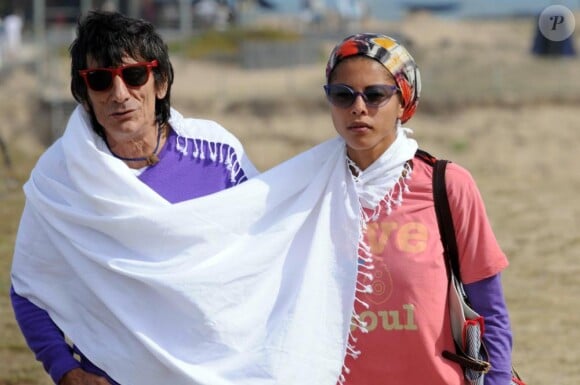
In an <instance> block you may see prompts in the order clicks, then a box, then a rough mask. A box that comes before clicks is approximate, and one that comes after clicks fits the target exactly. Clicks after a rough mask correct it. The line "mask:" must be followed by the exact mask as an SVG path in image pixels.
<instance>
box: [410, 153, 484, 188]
mask: <svg viewBox="0 0 580 385" xmlns="http://www.w3.org/2000/svg"><path fill="white" fill-rule="evenodd" d="M418 158H421V156H416V157H415V161H414V162H413V163H414V164H413V174H414V177H415V178H417V179H421V180H423V181H424V182H425V183H430V182H431V180H432V178H433V170H434V164H433V161H434V160H435V159H436V158H430V159H426V158H424V159H426V160H425V161H423V160H421V159H418ZM445 185H446V187H447V192H448V194H449V195H458V196H461V195H463V194H464V193H467V192H469V191H473V190H476V189H477V187H476V183H475V180H474V178H473V176H472V174H471V172H470V171H469V170H468V169H467V168H466V167H464V166H462V165H460V164H458V163H456V162H454V161H449V162H448V163H447V167H446V169H445Z"/></svg>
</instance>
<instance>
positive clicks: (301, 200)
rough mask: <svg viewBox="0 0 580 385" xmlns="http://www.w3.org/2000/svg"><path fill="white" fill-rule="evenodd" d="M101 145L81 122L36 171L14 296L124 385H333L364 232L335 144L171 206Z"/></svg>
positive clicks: (191, 133)
mask: <svg viewBox="0 0 580 385" xmlns="http://www.w3.org/2000/svg"><path fill="white" fill-rule="evenodd" d="M170 124H171V125H172V127H174V129H175V130H176V131H177V132H178V134H180V135H182V136H187V137H200V136H204V135H205V134H208V133H207V132H205V133H204V130H202V129H201V130H200V129H199V127H197V124H196V123H195V120H191V119H183V118H182V117H181V116H180V115H178V114H177V113H175V112H174V111H173V112H172V118H171V120H170ZM214 136H215V135H214ZM103 147H104V145H103V144H102V141H100V139H98V138H97V137H96V136H95V134H94V133H93V132H92V130H91V129H90V127H89V123H88V119H87V117H86V114H84V113H83V112H82V109H80V108H79V109H77V110H76V111H75V112H74V113H73V115H72V117H71V119H70V121H69V124H68V126H67V129H66V132H65V134H64V135H63V137H62V138H61V139H60V140H58V141H57V142H56V143H55V144H54V145H53V146H52V147H51V148H50V149H49V150H48V151H47V152H46V153H45V154H44V155H43V156H42V158H41V160H40V161H39V162H38V164H37V166H36V167H35V169H34V170H33V172H32V175H31V177H30V179H29V181H28V182H27V183H26V185H25V188H24V189H25V193H26V197H27V203H26V207H25V211H24V213H23V216H22V220H21V226H20V229H19V233H18V238H17V242H16V247H15V254H14V260H13V268H12V281H13V285H14V288H15V291H16V292H17V293H18V294H20V295H23V296H26V297H28V298H29V299H30V300H31V301H32V302H33V303H35V304H36V305H38V306H40V307H41V308H43V309H46V310H47V311H48V313H49V314H50V316H51V318H52V319H53V320H54V321H55V323H56V324H57V325H58V326H59V327H60V328H61V329H62V330H63V331H64V333H65V334H66V335H67V336H69V337H70V338H71V339H72V340H73V341H74V342H75V344H76V345H77V346H78V347H79V348H80V350H81V351H82V352H83V353H84V354H85V355H86V356H87V357H88V358H89V359H90V360H91V361H93V362H94V363H95V364H96V365H97V366H99V367H100V368H101V369H103V370H105V371H106V372H107V373H108V374H109V375H110V376H111V377H112V378H113V379H115V380H116V381H118V382H119V383H121V384H123V385H133V384H135V385H159V384H171V385H186V384H187V385H193V384H200V385H234V384H235V385H240V384H242V385H250V384H251V385H261V384H272V385H274V384H276V385H304V384H317V385H335V384H336V381H337V379H338V377H339V375H340V372H341V367H342V364H343V359H344V355H345V352H346V349H347V344H348V341H347V339H348V333H349V328H350V322H351V316H352V308H353V301H354V291H355V282H356V275H357V248H358V241H359V237H360V234H359V231H360V223H361V222H360V212H361V211H360V205H359V202H358V199H357V195H356V192H355V188H354V184H353V182H352V178H351V176H350V175H349V172H348V167H347V165H346V156H345V148H344V141H342V139H340V138H336V139H332V140H329V141H327V142H325V143H323V144H321V145H318V146H316V147H314V148H313V149H311V150H309V151H307V152H305V153H303V154H301V155H299V156H297V157H295V158H292V159H291V160H289V161H287V162H285V163H283V164H281V165H279V166H277V167H275V168H273V169H271V170H269V171H267V172H265V173H263V174H261V175H260V176H258V177H255V178H253V179H251V180H249V181H248V182H245V183H243V184H241V185H239V186H236V187H234V188H231V189H228V190H224V191H222V192H219V193H216V194H212V195H209V196H206V197H202V198H198V199H194V200H190V201H186V202H181V203H178V204H173V205H172V204H169V203H168V202H167V201H165V200H164V199H163V198H162V197H160V196H159V195H158V194H156V193H155V192H154V191H153V190H151V189H150V188H149V187H147V186H146V185H144V184H143V183H142V182H141V181H139V180H138V179H137V178H136V177H135V175H134V174H133V173H132V172H131V170H130V169H129V168H127V167H126V166H125V165H124V164H123V163H122V162H121V161H120V160H118V159H116V158H114V157H113V156H111V154H110V153H109V152H108V151H106V148H103ZM405 156H408V154H407V155H405ZM410 157H412V154H411V156H410ZM410 157H409V158H407V159H410ZM391 187H392V186H391ZM389 188H390V187H389ZM357 230H358V231H357Z"/></svg>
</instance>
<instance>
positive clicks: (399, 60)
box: [326, 33, 421, 123]
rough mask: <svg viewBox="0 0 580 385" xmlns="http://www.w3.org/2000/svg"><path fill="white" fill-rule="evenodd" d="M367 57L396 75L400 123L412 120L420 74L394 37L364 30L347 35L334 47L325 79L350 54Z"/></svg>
mask: <svg viewBox="0 0 580 385" xmlns="http://www.w3.org/2000/svg"><path fill="white" fill-rule="evenodd" d="M358 55H360V56H367V57H370V58H371V59H375V60H377V61H378V62H379V63H381V64H383V65H384V66H385V68H386V69H387V70H388V71H389V72H390V73H391V75H393V78H394V79H395V82H396V83H397V86H398V87H399V89H400V90H401V98H402V100H403V107H404V111H403V116H402V117H401V122H402V123H405V122H406V121H407V120H409V119H411V116H413V114H414V113H415V109H416V108H417V104H418V103H419V95H420V94H421V75H420V74H419V68H417V64H416V63H415V60H414V59H413V57H412V56H411V54H410V53H409V52H408V51H407V50H406V49H405V47H403V46H402V45H400V44H399V43H398V42H397V41H396V40H395V39H393V38H391V37H389V36H386V35H380V34H374V33H362V34H356V35H351V36H349V37H347V38H345V39H344V40H343V41H342V42H341V43H340V44H338V45H337V46H336V47H334V49H333V50H332V52H331V54H330V57H329V58H328V64H327V65H326V81H327V82H328V81H329V80H330V74H331V73H332V71H333V70H334V68H335V67H336V66H337V64H338V63H340V62H341V61H342V60H344V59H346V58H347V57H351V56H358Z"/></svg>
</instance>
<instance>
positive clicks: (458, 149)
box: [451, 139, 469, 154]
mask: <svg viewBox="0 0 580 385" xmlns="http://www.w3.org/2000/svg"><path fill="white" fill-rule="evenodd" d="M467 150H469V142H468V141H467V140H459V139H458V140H455V141H454V142H452V143H451V151H453V152H454V153H456V154H458V153H463V152H465V151H467Z"/></svg>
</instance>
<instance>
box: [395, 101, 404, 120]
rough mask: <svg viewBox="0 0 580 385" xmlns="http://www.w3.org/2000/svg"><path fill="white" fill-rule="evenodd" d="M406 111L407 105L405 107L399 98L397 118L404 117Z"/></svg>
mask: <svg viewBox="0 0 580 385" xmlns="http://www.w3.org/2000/svg"><path fill="white" fill-rule="evenodd" d="M404 112H405V107H403V103H402V102H401V101H400V99H399V110H398V112H397V118H399V119H401V118H402V117H403V113H404Z"/></svg>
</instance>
